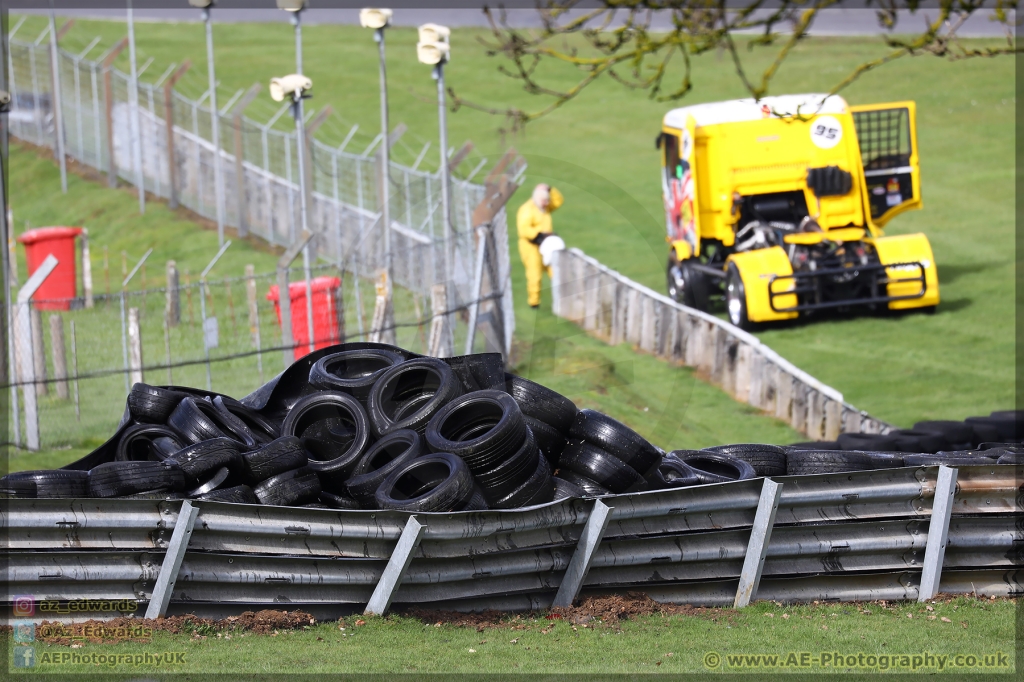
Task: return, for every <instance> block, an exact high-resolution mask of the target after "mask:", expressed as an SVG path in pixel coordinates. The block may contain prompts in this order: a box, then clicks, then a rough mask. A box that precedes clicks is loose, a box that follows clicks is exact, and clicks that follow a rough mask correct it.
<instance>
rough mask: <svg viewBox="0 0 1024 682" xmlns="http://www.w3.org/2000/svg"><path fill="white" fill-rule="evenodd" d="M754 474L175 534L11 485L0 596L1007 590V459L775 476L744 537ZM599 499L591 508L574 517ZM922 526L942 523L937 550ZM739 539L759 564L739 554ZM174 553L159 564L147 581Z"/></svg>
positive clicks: (287, 514)
mask: <svg viewBox="0 0 1024 682" xmlns="http://www.w3.org/2000/svg"><path fill="white" fill-rule="evenodd" d="M943 470H945V471H947V472H950V474H951V475H947V476H945V481H946V483H945V484H944V483H943V477H942V476H941V472H942V471H943ZM952 474H957V475H952ZM765 480H766V479H753V480H746V481H736V482H732V483H722V484H715V485H706V486H698V487H692V488H679V489H674V490H659V491H652V492H646V493H633V494H629V495H613V496H607V497H603V498H600V500H599V501H598V500H561V501H558V502H553V503H550V504H547V505H543V506H540V507H534V508H528V509H523V510H511V511H481V512H452V513H421V514H415V515H410V514H408V513H406V512H393V511H335V510H318V509H301V508H289V507H266V506H257V505H242V504H229V503H218V502H200V503H197V504H196V505H195V506H196V507H197V508H198V515H197V516H196V518H195V521H194V528H193V529H192V532H191V537H188V538H187V539H185V540H184V541H183V542H182V543H181V544H180V547H178V546H176V545H175V544H174V543H173V542H172V539H171V538H172V534H175V530H176V528H177V526H178V525H179V524H178V519H179V510H180V509H182V507H183V506H184V504H183V503H182V502H178V501H152V500H119V499H113V500H95V499H90V500H27V499H26V500H22V499H13V500H8V501H6V502H5V505H4V507H3V509H0V525H2V527H3V530H4V533H5V546H4V550H5V551H6V553H7V555H8V557H9V559H8V574H7V576H5V577H6V579H7V581H8V589H9V594H8V595H7V596H6V599H7V601H10V600H11V599H12V598H13V595H33V596H34V597H36V598H37V599H40V600H42V599H60V600H74V599H110V600H120V599H136V600H139V601H145V602H149V603H150V604H152V603H154V602H156V603H157V604H158V606H159V604H160V603H162V600H168V601H169V608H170V610H171V611H175V612H180V611H188V610H191V609H193V608H200V609H206V610H208V611H209V610H210V609H213V610H214V611H218V612H222V613H227V612H231V611H238V610H244V609H245V608H247V607H249V606H255V605H261V604H262V605H272V604H281V603H288V604H291V605H292V606H293V607H297V605H309V606H321V607H330V608H335V609H336V608H347V609H348V610H349V611H351V610H361V609H362V608H363V606H366V605H367V604H368V603H370V606H369V608H368V610H370V611H372V612H383V611H384V610H386V609H387V608H388V606H389V605H398V606H401V605H406V606H408V605H420V606H423V605H430V606H431V607H434V608H444V609H464V610H474V609H481V608H490V609H509V610H521V609H528V608H547V607H549V606H551V605H552V603H553V602H554V601H555V597H556V592H558V591H559V588H560V587H561V586H562V585H563V582H564V581H565V580H570V578H565V576H567V575H571V583H567V584H566V587H565V592H566V594H570V595H573V596H574V595H576V594H583V595H586V594H599V593H601V592H602V591H605V592H606V591H609V590H611V591H615V590H619V591H622V590H639V591H643V592H645V593H647V594H648V595H649V596H651V597H652V598H653V599H656V600H663V601H674V602H685V603H691V604H706V605H720V604H733V603H734V601H735V603H736V604H737V605H739V606H742V605H744V603H745V601H743V600H742V599H741V598H740V596H739V595H738V594H737V585H738V583H739V582H740V581H741V579H743V580H744V581H745V582H746V583H747V588H746V589H747V590H748V597H749V598H752V599H777V600H781V601H800V600H805V599H807V600H809V599H820V600H865V599H916V598H919V597H922V595H923V598H929V597H930V596H931V595H928V594H924V592H926V590H925V588H923V587H922V574H924V575H925V577H926V578H927V571H928V570H929V569H928V566H929V562H940V563H936V564H935V565H934V566H932V567H931V569H930V570H932V571H933V572H934V576H935V580H936V584H937V585H938V586H939V587H940V588H941V590H940V591H942V592H968V593H970V592H977V593H978V594H1003V595H1005V594H1020V593H1022V592H1024V588H1022V586H1021V582H1022V578H1024V573H1019V570H1020V567H1021V566H1022V564H1024V552H1022V547H1024V495H1022V494H1021V481H1022V480H1024V467H1021V466H1012V465H991V466H970V467H961V468H959V469H957V470H950V469H945V468H942V467H919V468H903V469H889V470H877V471H864V472H850V473H842V474H821V475H813V476H783V477H778V478H773V479H771V481H772V482H774V483H775V484H776V485H777V487H778V488H780V490H781V493H780V494H779V495H778V499H777V503H775V504H777V509H776V514H775V518H774V520H773V521H768V522H765V521H763V520H762V521H761V523H762V524H764V525H763V527H762V528H761V529H760V537H761V538H762V540H763V539H764V538H767V542H764V543H763V546H762V545H759V544H757V537H759V533H755V532H752V531H753V530H754V529H755V528H756V527H757V522H755V511H756V510H757V508H758V504H759V500H763V494H764V493H765V492H766V491H767V490H768V487H769V486H765ZM944 485H945V489H944ZM954 485H955V487H954ZM937 491H939V493H938V494H943V495H945V494H949V495H951V496H952V504H951V505H945V507H946V510H947V512H948V513H951V514H952V518H950V516H948V515H943V516H939V517H933V514H932V509H933V502H934V501H935V499H936V495H937ZM772 499H774V498H772ZM598 502H600V504H601V505H602V506H603V507H605V509H604V510H603V512H606V517H604V518H603V519H602V520H601V522H600V523H599V524H598V526H599V528H590V529H589V530H585V529H586V528H587V526H588V520H589V519H590V517H591V515H592V513H593V511H592V510H593V509H594V508H595V505H596V504H597V503H598ZM769 503H771V501H770V500H769ZM761 504H762V506H763V505H764V504H765V503H764V501H762V502H761ZM934 524H939V526H936V527H935V528H934V529H933V525H934ZM590 525H591V526H593V524H590ZM410 528H411V529H412V530H411V531H410V530H409V529H410ZM403 532H405V534H406V535H407V536H409V537H408V539H407V540H405V541H404V542H405V545H404V546H403V547H402V548H401V551H396V546H397V545H398V544H399V541H400V538H402V537H403ZM177 534H180V535H181V536H182V537H185V535H186V534H185V532H184V529H182V530H181V531H179V533H177ZM930 537H939V538H944V542H942V543H941V544H942V545H943V546H944V548H945V555H944V557H943V556H942V555H941V552H938V551H937V548H938V545H936V546H934V547H932V548H929V538H930ZM751 553H753V554H754V555H755V556H758V553H760V554H762V555H763V557H764V560H763V562H757V561H753V562H750V561H748V562H746V563H745V561H744V560H745V558H746V557H747V556H748V554H751ZM175 561H179V562H180V569H179V570H178V571H176V572H175V576H176V579H175V580H170V579H165V580H164V581H160V574H161V570H162V566H173V565H174V562H175ZM751 564H753V565H756V566H758V567H759V570H758V571H754V570H753V569H752V568H751V567H750V565H751ZM573 565H576V568H574V569H573V570H568V569H569V568H570V566H573ZM389 566H392V567H393V568H390V569H389ZM943 569H947V570H945V572H943ZM567 570H568V572H567ZM388 571H390V573H389V578H387V579H384V580H382V576H385V574H386V573H388ZM761 575H763V578H762V577H760V576H761ZM158 582H162V583H163V584H164V586H165V587H164V588H162V589H161V588H160V587H159V586H158ZM371 596H373V598H374V600H373V602H371ZM569 599H570V600H571V597H569ZM560 601H565V597H564V596H563V597H562V598H561V599H560ZM150 610H151V611H154V609H153V607H152V606H151V609H150ZM160 611H161V609H159V608H156V610H155V612H160ZM88 615H89V617H97V616H99V617H103V616H109V615H116V614H96V613H90V614H88ZM154 615H155V614H154Z"/></svg>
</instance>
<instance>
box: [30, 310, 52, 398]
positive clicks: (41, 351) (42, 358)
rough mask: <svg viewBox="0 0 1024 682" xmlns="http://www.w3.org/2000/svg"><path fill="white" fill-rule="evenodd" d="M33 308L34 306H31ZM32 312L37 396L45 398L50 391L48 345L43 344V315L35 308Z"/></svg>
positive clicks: (33, 358)
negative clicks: (47, 359)
mask: <svg viewBox="0 0 1024 682" xmlns="http://www.w3.org/2000/svg"><path fill="white" fill-rule="evenodd" d="M29 305H30V306H32V304H31V303H30V304H29ZM31 310H32V315H31V318H32V322H31V326H32V367H33V368H34V370H35V375H36V376H35V379H36V395H37V396H44V395H46V394H47V393H48V392H49V391H48V390H47V386H46V345H45V344H44V343H43V315H42V313H41V312H39V309H38V308H36V307H35V306H32V307H31Z"/></svg>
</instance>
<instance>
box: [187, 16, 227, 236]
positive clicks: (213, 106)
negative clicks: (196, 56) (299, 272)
mask: <svg viewBox="0 0 1024 682" xmlns="http://www.w3.org/2000/svg"><path fill="white" fill-rule="evenodd" d="M188 4H190V5H192V6H193V7H198V8H199V9H201V10H203V23H205V24H206V64H207V77H208V79H209V84H210V85H209V87H210V131H211V135H212V136H213V191H214V194H215V198H214V201H215V202H216V204H217V205H216V211H217V244H218V245H220V246H224V175H223V169H221V163H220V110H219V109H218V108H217V76H216V72H215V70H214V66H213V24H212V22H211V21H210V8H211V7H213V0H188Z"/></svg>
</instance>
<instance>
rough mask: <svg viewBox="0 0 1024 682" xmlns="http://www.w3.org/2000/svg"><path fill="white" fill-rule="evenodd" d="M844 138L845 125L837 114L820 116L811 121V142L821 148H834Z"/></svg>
mask: <svg viewBox="0 0 1024 682" xmlns="http://www.w3.org/2000/svg"><path fill="white" fill-rule="evenodd" d="M842 139H843V126H842V125H841V124H840V123H839V121H838V120H837V119H836V117H835V116H819V117H818V118H816V119H814V120H813V121H811V142H813V143H814V146H816V147H818V148H820V149H832V147H835V146H836V145H837V144H839V141H840V140H842Z"/></svg>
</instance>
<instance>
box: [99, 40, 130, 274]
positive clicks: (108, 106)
mask: <svg viewBox="0 0 1024 682" xmlns="http://www.w3.org/2000/svg"><path fill="white" fill-rule="evenodd" d="M126 47H128V38H122V39H121V42H119V43H118V44H117V45H115V46H114V48H113V49H112V50H110V52H109V53H107V57H106V59H104V60H103V110H104V114H105V115H106V116H105V120H106V123H107V184H109V185H110V186H111V187H117V162H116V160H115V158H114V87H113V85H112V84H111V82H110V81H111V76H110V67H111V65H112V64H113V63H114V60H115V59H117V56H118V55H119V54H121V52H122V51H123V50H124V48H126ZM107 289H108V291H107V293H110V291H109V289H110V287H109V286H108V287H107Z"/></svg>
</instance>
